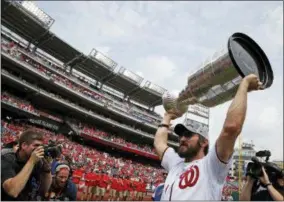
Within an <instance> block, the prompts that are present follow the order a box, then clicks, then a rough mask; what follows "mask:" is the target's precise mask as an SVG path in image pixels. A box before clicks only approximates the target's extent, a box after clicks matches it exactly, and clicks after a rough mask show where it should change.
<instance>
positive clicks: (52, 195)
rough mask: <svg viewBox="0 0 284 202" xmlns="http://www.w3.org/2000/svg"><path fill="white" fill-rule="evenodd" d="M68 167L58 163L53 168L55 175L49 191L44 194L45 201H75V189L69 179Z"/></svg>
mask: <svg viewBox="0 0 284 202" xmlns="http://www.w3.org/2000/svg"><path fill="white" fill-rule="evenodd" d="M70 171H71V169H70V167H69V166H68V165H67V164H65V163H60V164H58V165H57V166H56V168H55V175H54V177H53V179H52V184H51V186H50V189H49V191H48V192H47V193H46V194H45V200H47V201H76V198H77V188H76V186H75V184H74V183H73V182H72V181H71V180H70V179H69V178H70V176H71V175H70Z"/></svg>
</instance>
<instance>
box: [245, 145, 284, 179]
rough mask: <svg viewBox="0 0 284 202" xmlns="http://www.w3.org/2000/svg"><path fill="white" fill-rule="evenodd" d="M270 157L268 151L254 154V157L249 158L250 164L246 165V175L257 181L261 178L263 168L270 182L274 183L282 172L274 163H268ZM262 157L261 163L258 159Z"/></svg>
mask: <svg viewBox="0 0 284 202" xmlns="http://www.w3.org/2000/svg"><path fill="white" fill-rule="evenodd" d="M270 156H271V152H270V151H268V150H262V151H259V152H256V155H255V156H254V157H252V158H251V160H252V162H249V163H248V165H247V169H246V175H249V176H251V177H253V178H254V179H259V178H260V177H262V176H263V172H262V167H264V169H265V172H266V173H267V175H268V177H269V179H270V180H271V182H272V183H273V182H275V181H276V179H277V177H278V176H280V175H282V170H281V169H280V168H279V167H278V166H277V165H276V164H275V163H272V162H269V158H270ZM264 157H265V160H264V161H261V160H260V158H264Z"/></svg>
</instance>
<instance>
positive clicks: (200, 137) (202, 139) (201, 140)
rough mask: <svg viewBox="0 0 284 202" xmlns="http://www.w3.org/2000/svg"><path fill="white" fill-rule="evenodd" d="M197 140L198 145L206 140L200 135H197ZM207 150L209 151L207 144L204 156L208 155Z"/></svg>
mask: <svg viewBox="0 0 284 202" xmlns="http://www.w3.org/2000/svg"><path fill="white" fill-rule="evenodd" d="M198 136H199V139H198V144H199V145H201V144H202V143H204V142H205V141H206V138H205V137H203V136H202V135H198ZM208 150H209V144H208V145H207V146H206V147H205V148H204V155H205V156H206V155H207V154H208Z"/></svg>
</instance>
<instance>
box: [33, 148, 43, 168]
mask: <svg viewBox="0 0 284 202" xmlns="http://www.w3.org/2000/svg"><path fill="white" fill-rule="evenodd" d="M43 157H44V149H43V147H42V146H39V147H37V148H36V149H35V150H34V151H33V153H32V154H31V157H30V160H31V162H32V163H33V164H36V163H37V162H39V161H40V160H41V159H43Z"/></svg>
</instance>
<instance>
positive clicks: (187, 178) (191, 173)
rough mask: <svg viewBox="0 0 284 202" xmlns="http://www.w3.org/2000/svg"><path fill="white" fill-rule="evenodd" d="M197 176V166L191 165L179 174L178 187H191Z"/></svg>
mask: <svg viewBox="0 0 284 202" xmlns="http://www.w3.org/2000/svg"><path fill="white" fill-rule="evenodd" d="M198 178H199V168H198V166H197V165H194V166H191V167H190V169H188V170H187V171H186V172H185V173H183V174H182V175H181V176H180V181H179V188H180V189H185V188H187V187H193V186H194V185H195V184H196V183H197V181H198Z"/></svg>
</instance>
